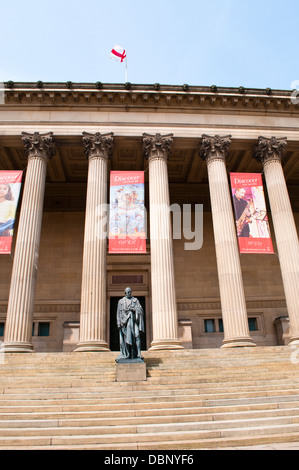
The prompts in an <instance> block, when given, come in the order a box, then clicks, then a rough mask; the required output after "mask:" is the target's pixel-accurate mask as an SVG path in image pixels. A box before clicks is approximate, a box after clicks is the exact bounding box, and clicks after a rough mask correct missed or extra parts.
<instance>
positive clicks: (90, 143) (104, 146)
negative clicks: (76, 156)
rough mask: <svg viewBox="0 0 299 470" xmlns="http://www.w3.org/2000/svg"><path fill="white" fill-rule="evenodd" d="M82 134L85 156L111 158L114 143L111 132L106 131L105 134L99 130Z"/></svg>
mask: <svg viewBox="0 0 299 470" xmlns="http://www.w3.org/2000/svg"><path fill="white" fill-rule="evenodd" d="M82 134H83V138H82V140H83V144H84V147H85V149H84V153H85V155H86V158H88V159H90V158H96V157H98V158H104V159H106V160H108V159H109V158H111V156H112V152H113V143H114V142H113V135H114V134H113V132H108V133H107V134H101V133H100V132H96V133H95V134H90V133H89V132H82Z"/></svg>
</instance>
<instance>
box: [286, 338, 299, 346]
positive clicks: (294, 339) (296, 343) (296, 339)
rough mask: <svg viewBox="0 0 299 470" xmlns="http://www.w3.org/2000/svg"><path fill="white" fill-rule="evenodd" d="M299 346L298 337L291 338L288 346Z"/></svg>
mask: <svg viewBox="0 0 299 470" xmlns="http://www.w3.org/2000/svg"><path fill="white" fill-rule="evenodd" d="M298 344H299V336H291V338H290V342H289V344H288V346H293V345H294V346H296V345H298Z"/></svg>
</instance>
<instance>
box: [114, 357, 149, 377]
mask: <svg viewBox="0 0 299 470" xmlns="http://www.w3.org/2000/svg"><path fill="white" fill-rule="evenodd" d="M120 361H121V362H118V363H117V365H116V382H141V381H146V364H145V362H143V361H142V359H138V358H137V359H121V360H120Z"/></svg>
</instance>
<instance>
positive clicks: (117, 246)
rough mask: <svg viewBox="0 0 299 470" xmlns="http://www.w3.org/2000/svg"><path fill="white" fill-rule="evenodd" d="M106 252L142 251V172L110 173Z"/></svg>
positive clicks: (143, 237)
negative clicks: (107, 245)
mask: <svg viewBox="0 0 299 470" xmlns="http://www.w3.org/2000/svg"><path fill="white" fill-rule="evenodd" d="M109 253H146V230H145V209H144V172H143V171H111V172H110V220H109Z"/></svg>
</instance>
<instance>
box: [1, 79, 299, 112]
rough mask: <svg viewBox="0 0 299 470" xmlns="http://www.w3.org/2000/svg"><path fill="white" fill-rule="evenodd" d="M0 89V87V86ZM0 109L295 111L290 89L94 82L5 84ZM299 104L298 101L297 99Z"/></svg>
mask: <svg viewBox="0 0 299 470" xmlns="http://www.w3.org/2000/svg"><path fill="white" fill-rule="evenodd" d="M0 88H1V87H0ZM3 90H4V98H3V100H2V105H1V106H3V105H4V106H7V105H8V106H13V107H14V106H62V107H64V106H78V107H84V106H87V107H89V106H96V107H101V108H105V109H106V108H107V109H110V108H124V109H125V110H130V109H131V108H137V109H148V108H154V109H155V110H156V111H159V110H161V111H165V109H168V110H177V109H180V110H182V109H184V110H186V111H190V112H192V111H193V112H196V111H200V110H206V109H210V110H212V111H213V110H217V109H218V110H234V109H238V110H240V109H242V110H243V111H244V112H254V113H258V112H261V111H262V112H265V111H272V112H286V113H295V114H297V113H298V112H299V104H294V103H295V101H296V100H292V93H293V91H292V90H289V91H288V90H271V89H270V88H267V89H254V88H244V87H238V88H228V87H216V86H211V87H201V86H189V85H186V84H185V85H182V86H180V85H160V84H157V83H156V84H153V85H140V84H131V83H125V84H109V83H108V84H103V83H100V82H97V83H72V82H66V83H49V82H48V83H43V82H36V83H27V82H24V83H21V82H18V83H13V82H5V83H4V89H3V87H2V90H1V89H0V92H1V91H2V93H3ZM298 101H299V100H298Z"/></svg>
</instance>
